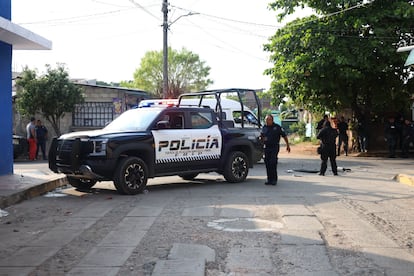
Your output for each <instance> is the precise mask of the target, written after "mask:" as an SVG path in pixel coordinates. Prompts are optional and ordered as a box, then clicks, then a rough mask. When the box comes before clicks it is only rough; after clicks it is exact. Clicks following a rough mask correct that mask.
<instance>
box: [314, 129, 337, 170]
mask: <svg viewBox="0 0 414 276" xmlns="http://www.w3.org/2000/svg"><path fill="white" fill-rule="evenodd" d="M337 136H338V132H337V131H336V129H334V128H332V126H331V122H329V121H325V123H324V127H323V128H322V129H321V131H320V132H319V134H318V136H317V137H316V138H318V139H320V140H321V150H320V154H321V160H322V163H321V169H320V171H319V175H325V172H326V169H327V168H328V158H329V160H330V161H331V169H332V172H333V174H334V175H338V167H337V165H336V144H335V141H336V137H337Z"/></svg>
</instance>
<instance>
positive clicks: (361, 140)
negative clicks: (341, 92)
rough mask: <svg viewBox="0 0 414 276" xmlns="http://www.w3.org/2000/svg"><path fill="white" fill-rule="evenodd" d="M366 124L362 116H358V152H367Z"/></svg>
mask: <svg viewBox="0 0 414 276" xmlns="http://www.w3.org/2000/svg"><path fill="white" fill-rule="evenodd" d="M367 134H368V133H367V125H366V122H365V118H364V116H360V117H359V118H358V122H357V136H358V144H359V152H367Z"/></svg>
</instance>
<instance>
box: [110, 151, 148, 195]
mask: <svg viewBox="0 0 414 276" xmlns="http://www.w3.org/2000/svg"><path fill="white" fill-rule="evenodd" d="M113 180H114V185H115V188H116V189H117V191H118V193H120V194H127V195H136V194H139V193H142V192H143V191H144V189H145V187H146V186H147V181H148V168H147V165H146V164H145V162H144V161H143V160H142V159H141V158H138V157H128V158H125V159H122V160H121V162H120V164H119V165H118V167H117V169H116V171H115V176H114V179H113Z"/></svg>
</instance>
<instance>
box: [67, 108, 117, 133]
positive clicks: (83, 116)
mask: <svg viewBox="0 0 414 276" xmlns="http://www.w3.org/2000/svg"><path fill="white" fill-rule="evenodd" d="M113 119H114V105H113V103H111V102H109V103H108V102H88V103H83V104H78V105H76V106H75V110H74V112H73V113H72V125H73V126H74V127H104V126H105V125H106V124H107V123H108V122H111V121H112V120H113Z"/></svg>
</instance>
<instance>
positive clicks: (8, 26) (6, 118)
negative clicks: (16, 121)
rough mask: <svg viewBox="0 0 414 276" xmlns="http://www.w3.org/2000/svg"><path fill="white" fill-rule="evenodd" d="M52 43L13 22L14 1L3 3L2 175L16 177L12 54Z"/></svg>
mask: <svg viewBox="0 0 414 276" xmlns="http://www.w3.org/2000/svg"><path fill="white" fill-rule="evenodd" d="M50 49H52V42H51V41H49V40H47V39H45V38H43V37H41V36H39V35H37V34H35V33H33V32H31V31H29V30H27V29H25V28H23V27H21V26H19V25H16V24H14V23H12V22H11V0H0V152H1V158H0V175H6V174H13V144H12V137H13V122H12V120H13V118H12V55H13V50H50Z"/></svg>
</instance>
